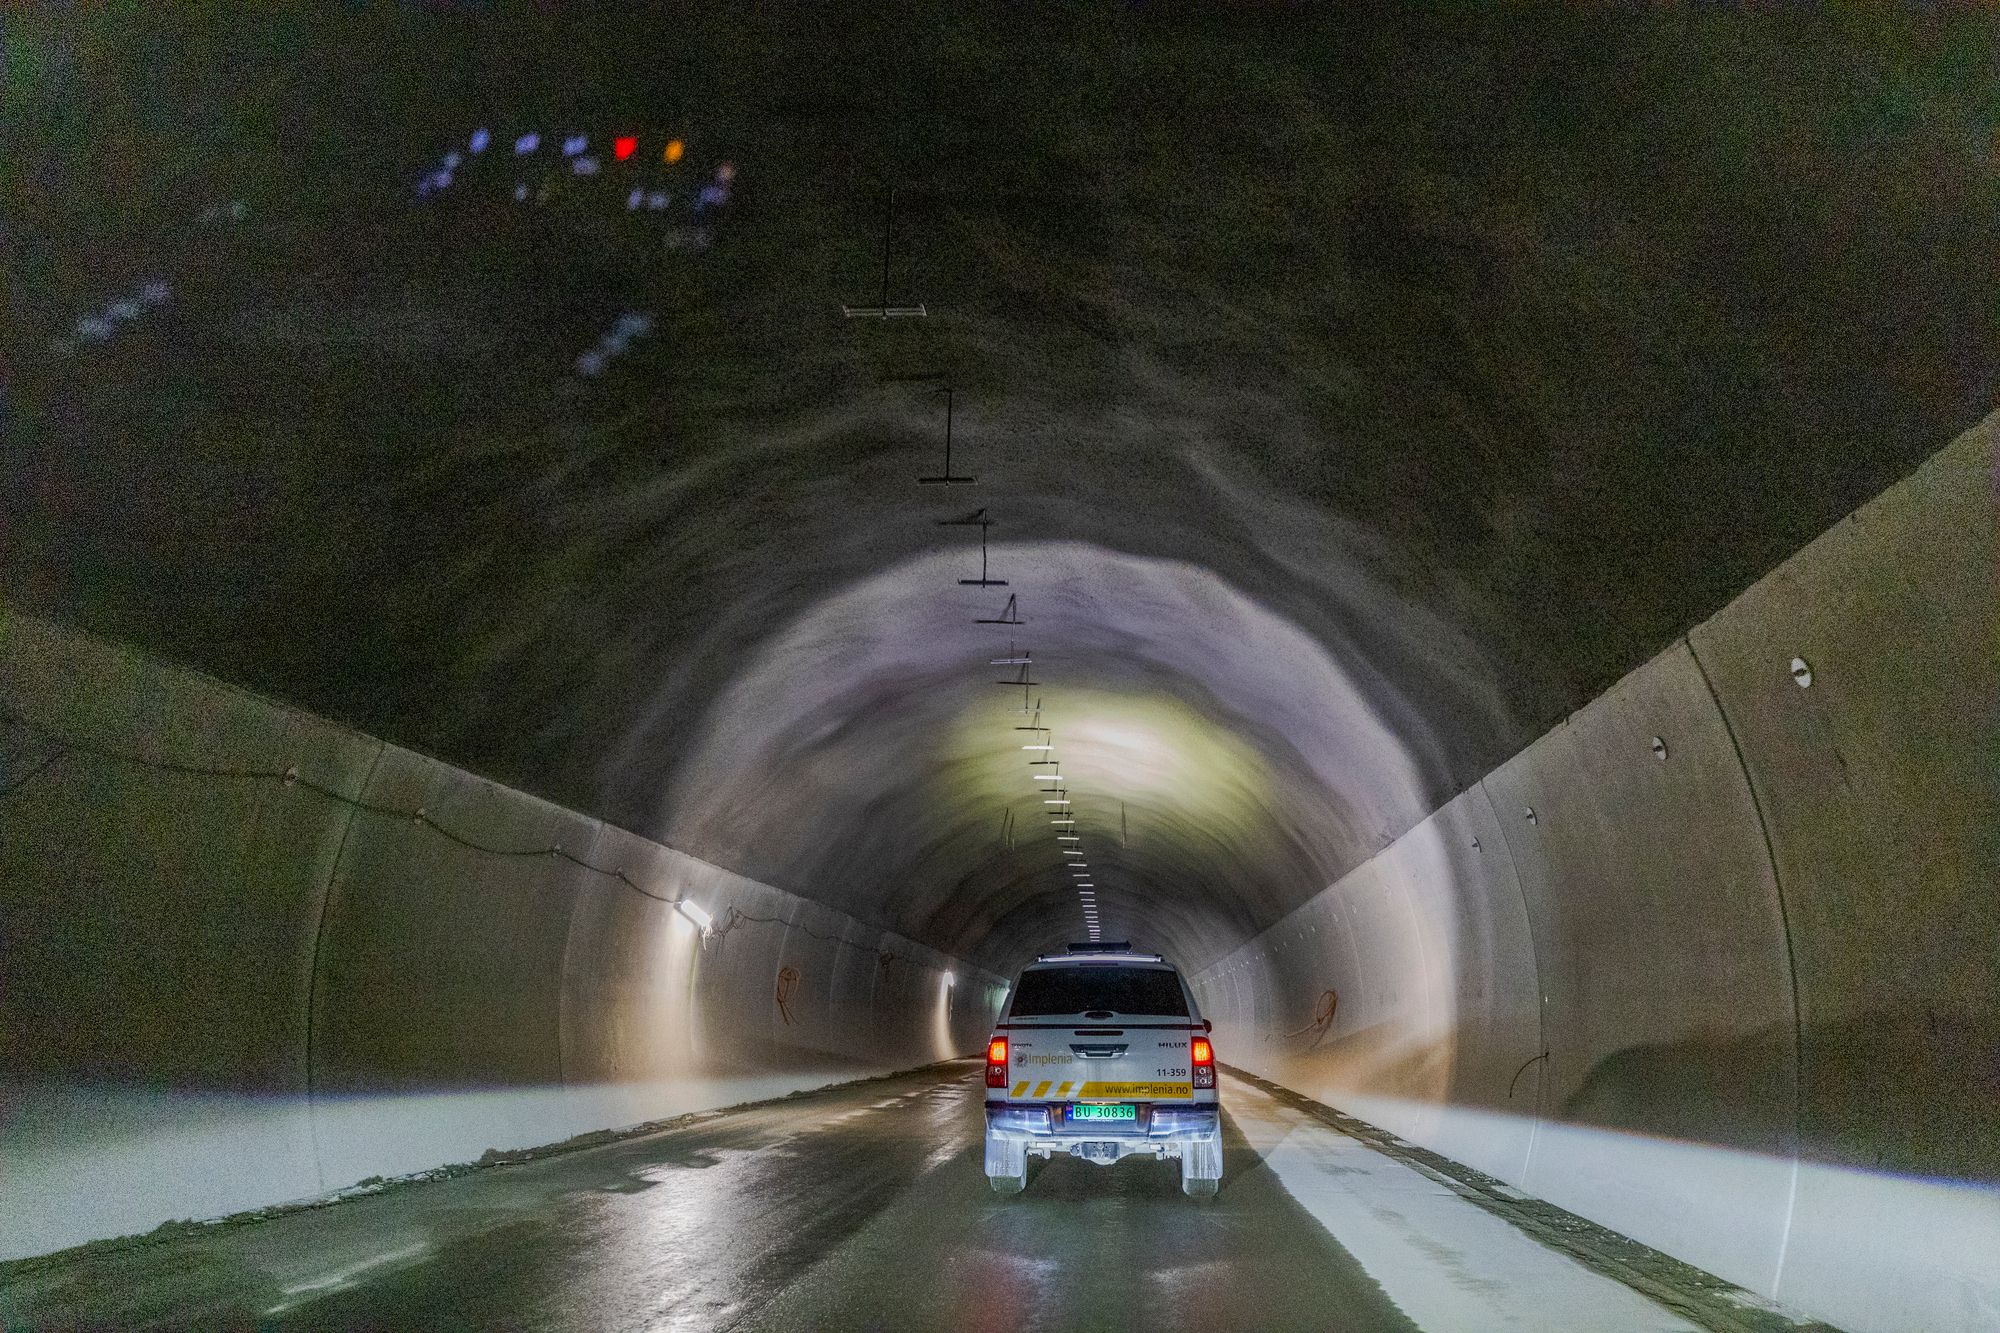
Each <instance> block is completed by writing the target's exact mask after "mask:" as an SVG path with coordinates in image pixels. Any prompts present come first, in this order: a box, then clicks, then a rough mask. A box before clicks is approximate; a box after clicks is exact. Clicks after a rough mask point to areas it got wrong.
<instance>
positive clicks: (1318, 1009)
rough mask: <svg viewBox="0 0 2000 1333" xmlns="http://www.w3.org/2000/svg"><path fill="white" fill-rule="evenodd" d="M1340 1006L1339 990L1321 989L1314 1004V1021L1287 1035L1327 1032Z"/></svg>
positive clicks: (1299, 1035)
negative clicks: (1335, 1011)
mask: <svg viewBox="0 0 2000 1333" xmlns="http://www.w3.org/2000/svg"><path fill="white" fill-rule="evenodd" d="M1339 1007H1340V995H1339V993H1338V992H1337V991H1335V990H1333V989H1332V988H1331V987H1329V988H1328V989H1326V990H1323V991H1321V992H1320V993H1319V1000H1318V1002H1317V1003H1315V1004H1314V1005H1313V1016H1312V1022H1310V1023H1308V1024H1306V1025H1305V1026H1304V1027H1302V1028H1295V1029H1293V1030H1292V1031H1290V1032H1287V1033H1286V1034H1285V1035H1286V1036H1287V1037H1302V1036H1304V1035H1305V1034H1306V1033H1308V1032H1321V1033H1323V1032H1325V1031H1326V1030H1327V1028H1328V1027H1329V1026H1331V1025H1332V1023H1333V1014H1334V1010H1336V1009H1338V1008H1339Z"/></svg>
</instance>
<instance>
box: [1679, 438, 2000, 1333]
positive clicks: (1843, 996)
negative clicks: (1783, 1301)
mask: <svg viewBox="0 0 2000 1333" xmlns="http://www.w3.org/2000/svg"><path fill="white" fill-rule="evenodd" d="M1994 438H1995V430H1994V426H1993V423H1991V422H1989V423H1987V424H1986V425H1984V426H1982V427H1981V428H1979V429H1978V430H1975V431H1973V432H1971V433H1969V434H1967V435H1966V436H1964V437H1962V438H1961V439H1959V440H1958V441H1957V442H1956V443H1954V444H1953V445H1952V447H1951V448H1949V449H1947V450H1945V451H1944V452H1943V453H1941V454H1939V455H1938V456H1937V457H1935V458H1933V459H1932V460H1931V461H1930V462H1928V463H1927V464H1926V465H1925V466H1924V467H1923V468H1921V469H1920V470H1919V471H1918V472H1917V473H1916V474H1915V475H1914V476H1912V477H1911V478H1910V479H1909V480H1908V481H1906V482H1904V483H1903V484H1901V485H1899V486H1897V487H1895V488H1893V489H1891V490H1890V491H1888V492H1886V493H1885V494H1884V495H1882V496H1881V497H1879V498H1878V499H1876V500H1875V501H1873V502H1871V503H1869V504H1868V505H1866V506H1863V507H1862V508H1861V509H1860V510H1858V511H1857V512H1856V513H1855V514H1854V515H1853V517H1852V518H1851V519H1849V520H1847V521H1844V522H1842V523H1840V524H1838V525H1837V526H1835V527H1834V528H1833V529H1831V530H1829V531H1828V532H1827V533H1826V534H1824V535H1823V536H1822V537H1820V538H1819V539H1818V540H1817V541H1815V542H1814V543H1813V544H1812V545H1810V546H1808V547H1807V548H1806V549H1805V550H1804V551H1802V552H1800V554H1799V555H1798V556H1797V557H1795V558H1794V559H1792V560H1790V561H1788V562H1786V564H1785V565H1783V566H1781V567H1780V568H1779V569H1777V570H1776V571H1774V572H1773V573H1772V574H1771V576H1770V577H1768V578H1766V579H1764V580H1763V581H1761V582H1760V583H1758V584H1757V585H1756V586H1755V587H1753V588H1751V589H1750V590H1749V591H1748V592H1746V593H1745V594H1744V595H1743V596H1742V597H1741V598H1739V599H1737V601H1735V602H1734V603H1732V604H1731V605H1730V606H1729V607H1727V608H1726V609H1724V610H1723V611H1722V612H1721V613H1719V614H1718V615H1717V616H1715V617H1714V618H1713V619H1712V620H1710V621H1709V622H1708V623H1707V624H1705V625H1703V626H1701V627H1700V628H1698V629H1697V630H1696V631H1695V632H1694V633H1693V635H1691V636H1690V637H1691V639H1692V642H1693V644H1694V648H1695V651H1696V652H1697V653H1698V654H1699V655H1700V658H1701V661H1702V663H1703V665H1704V666H1705V667H1706V669H1707V671H1708V673H1709V676H1710V678H1711V679H1712V680H1713V682H1714V686H1715V689H1716V692H1717V694H1718V696H1719V697H1720V699H1721V701H1722V706H1723V708H1724V710H1725V711H1726V712H1727V714H1728V717H1729V720H1730V723H1731V725H1732V727H1733V728H1734V730H1735V733H1736V736H1737V739H1738V740H1739V742H1740V743H1741V745H1742V749H1743V754H1744V759H1745V762H1746V765H1747V767H1748V770H1749V774H1750V778H1751V781H1752V782H1753V784H1754V785H1755V789H1756V792H1757V795H1758V800H1759V803H1760V805H1761V807H1762V811H1763V815H1764V819H1765V823H1766V827H1767V829H1768V831H1769V834H1770V839H1771V847H1772V851H1773V855H1774V857H1775V860H1776V864H1777V867H1778V875H1779V881H1780V883H1781V884H1782V886H1783V888H1784V893H1785V903H1786V909H1787V913H1788V915H1789V918H1790V921H1791V939H1792V947H1793V953H1794V956H1795V959H1796V964H1797V970H1798V984H1799V1008H1800V1032H1801V1041H1802V1048H1803V1049H1802V1053H1801V1054H1802V1059H1801V1090H1800V1137H1801V1149H1802V1152H1803V1154H1804V1156H1805V1159H1806V1161H1807V1163H1808V1165H1807V1168H1806V1169H1804V1170H1802V1172H1801V1175H1800V1180H1799V1187H1798V1197H1797V1203H1796V1206H1795V1209H1794V1214H1793V1222H1792V1232H1791V1237H1790V1246H1789V1251H1788V1257H1787V1260H1786V1264H1785V1269H1784V1273H1783V1276H1782V1279H1781V1281H1780V1283H1779V1285H1778V1291H1779V1294H1780V1295H1781V1296H1789V1297H1792V1298H1794V1299H1798V1300H1801V1301H1805V1300H1811V1301H1813V1302H1814V1303H1815V1304H1816V1305H1817V1306H1818V1307H1819V1308H1822V1309H1825V1310H1827V1311H1828V1312H1829V1314H1830V1316H1831V1317H1833V1318H1835V1319H1837V1320H1840V1321H1843V1322H1853V1323H1855V1324H1857V1325H1858V1326H1867V1325H1868V1324H1870V1323H1871V1322H1873V1323H1877V1324H1880V1323H1881V1318H1880V1317H1881V1315H1882V1314H1883V1313H1884V1312H1888V1311H1895V1310H1904V1311H1916V1310H1931V1311H1942V1310H1947V1309H1958V1310H1980V1309H1983V1311H1984V1314H1985V1316H1986V1319H1987V1320H1988V1321H1991V1320H1993V1319H2000V1294H1996V1293H1995V1291H1994V1287H1995V1286H1996V1280H1995V1278H1994V1277H1993V1269H1994V1268H1995V1265H1993V1264H1992V1263H1991V1262H1990V1260H1991V1256H1992V1255H1994V1254H2000V1203H1996V1198H2000V1196H1996V1195H1993V1194H1990V1193H1989V1194H1985V1195H1983V1196H1981V1195H1979V1194H1976V1193H1975V1194H1964V1193H1955V1194H1953V1195H1952V1199H1951V1206H1950V1207H1949V1208H1933V1207H1931V1205H1932V1204H1934V1203H1935V1202H1936V1198H1935V1196H1934V1191H1935V1189H1936V1187H1928V1188H1920V1187H1919V1186H1918V1185H1917V1183H1916V1182H1917V1181H1919V1180H1921V1179H1923V1178H1939V1179H1956V1180H1969V1181H1980V1182H1985V1183H1986V1184H1987V1185H1988V1186H1991V1185H1993V1184H1994V1183H1996V1182H2000V1096H1996V1094H1995V1086H1996V1083H1995V1073H1994V1060H1993V1052H1995V1051H1996V1050H2000V999H1996V997H2000V894H1996V893H1995V892H1994V886H1995V885H1996V884H2000V846H1996V844H1997V843H2000V795H1996V791H1997V790H2000V584H1996V570H2000V551H1996V540H1995V523H1994V513H1995V508H1994V492H1993V477H1994V467H1995V462H1994V458H1995V453H1994ZM1794 658H1798V659H1800V660H1802V661H1803V662H1804V663H1805V664H1806V665H1807V667H1808V668H1809V669H1810V671H1811V683H1810V685H1809V686H1803V687H1802V686H1801V684H1800V683H1799V682H1798V681H1797V680H1796V679H1795V678H1794V674H1793V668H1792V660H1793V659H1794ZM1826 1167H1832V1168H1836V1169H1825V1168H1826ZM1857 1173H1858V1174H1857ZM1982 1197H1983V1198H1984V1208H1983V1210H1982V1209H1980V1208H1978V1207H1976V1206H1975V1205H1976V1203H1977V1201H1978V1200H1979V1199H1980V1198H1982ZM1912 1204H1915V1205H1917V1206H1916V1207H1915V1208H1912V1207H1911V1206H1910V1205H1912ZM1864 1217H1865V1218H1871V1219H1874V1225H1873V1226H1872V1227H1867V1226H1864V1227H1860V1228H1857V1224H1856V1219H1857V1218H1864ZM1946 1217H1952V1218H1956V1219H1958V1220H1957V1222H1956V1223H1954V1224H1953V1226H1952V1227H1951V1228H1950V1229H1949V1230H1947V1229H1946V1227H1945V1224H1944V1219H1945V1218H1946ZM1969 1226H1970V1229H1968V1227H1969ZM1892 1229H1893V1230H1897V1231H1900V1232H1904V1233H1907V1234H1909V1235H1911V1236H1912V1237H1920V1238H1923V1239H1922V1240H1921V1241H1920V1243H1919V1244H1918V1245H1917V1249H1918V1250H1919V1251H1921V1254H1922V1259H1921V1261H1920V1262H1910V1263H1906V1264H1894V1263H1890V1262H1887V1261H1886V1256H1884V1261H1879V1262H1873V1263H1856V1262H1855V1255H1856V1253H1857V1252H1866V1253H1871V1254H1881V1251H1880V1249H1879V1246H1878V1245H1877V1244H1876V1242H1875V1241H1874V1240H1873V1239H1872V1238H1871V1233H1872V1234H1879V1233H1880V1232H1881V1231H1883V1230H1892ZM1974 1237H1977V1238H1979V1239H1980V1240H1982V1241H1983V1242H1984V1244H1985V1245H1986V1247H1987V1248H1986V1249H1985V1251H1984V1252H1985V1255H1986V1256H1987V1259H1988V1261H1989V1262H1988V1263H1987V1264H1986V1265H1985V1267H1986V1269H1987V1274H1986V1277H1985V1280H1984V1281H1983V1282H1982V1281H1977V1280H1968V1277H1967V1275H1966V1274H1965V1273H1964V1272H1963V1271H1958V1272H1953V1271H1949V1268H1948V1266H1946V1267H1945V1269H1944V1270H1942V1271H1941V1269H1940V1264H1939V1262H1938V1256H1940V1255H1948V1254H1954V1253H1959V1252H1961V1251H1962V1247H1963V1246H1964V1245H1965V1244H1966V1243H1967V1242H1968V1240H1971V1239H1972V1238H1974ZM1982 1302H1984V1304H1983V1305H1982ZM1941 1326H1942V1325H1941Z"/></svg>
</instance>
